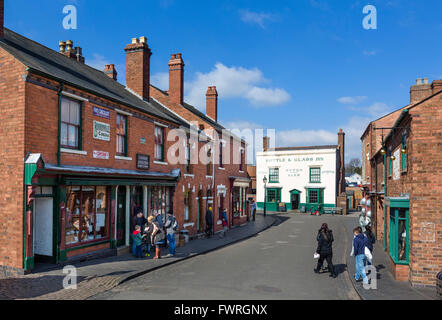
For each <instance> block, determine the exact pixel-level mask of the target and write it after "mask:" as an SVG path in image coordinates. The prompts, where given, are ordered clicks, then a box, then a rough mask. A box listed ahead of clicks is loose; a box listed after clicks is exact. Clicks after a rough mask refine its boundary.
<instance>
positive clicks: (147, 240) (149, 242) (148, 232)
mask: <svg viewBox="0 0 442 320" xmlns="http://www.w3.org/2000/svg"><path fill="white" fill-rule="evenodd" d="M148 221H149V220H148ZM152 232H153V224H152V223H151V222H148V223H147V226H146V228H145V229H144V234H145V235H146V238H145V245H146V253H145V255H144V256H145V257H150V254H151V248H152V239H151V238H152V237H151V236H152Z"/></svg>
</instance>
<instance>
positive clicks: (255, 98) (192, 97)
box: [159, 63, 290, 110]
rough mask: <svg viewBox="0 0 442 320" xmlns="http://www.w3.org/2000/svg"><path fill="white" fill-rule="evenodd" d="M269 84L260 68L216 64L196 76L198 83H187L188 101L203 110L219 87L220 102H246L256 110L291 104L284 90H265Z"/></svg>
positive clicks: (288, 95)
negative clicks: (211, 91)
mask: <svg viewBox="0 0 442 320" xmlns="http://www.w3.org/2000/svg"><path fill="white" fill-rule="evenodd" d="M159 78H161V77H159ZM269 82H270V81H269V80H268V79H266V78H265V77H264V75H263V73H262V72H261V71H260V70H259V69H257V68H254V69H246V68H243V67H227V66H225V65H224V64H222V63H217V64H216V65H215V68H214V69H213V70H211V71H210V72H208V73H201V72H197V73H196V76H195V79H193V80H191V81H189V82H186V83H185V86H184V88H185V92H186V97H185V98H186V101H188V102H189V103H191V104H193V105H195V106H196V107H198V108H200V109H201V110H203V109H204V108H205V93H206V91H207V87H208V86H216V87H217V91H218V94H219V95H220V97H221V98H223V99H234V98H243V99H246V100H248V101H249V103H250V104H252V105H253V106H255V107H271V106H277V105H281V104H284V103H286V102H288V101H289V100H290V94H289V93H288V92H287V91H285V90H284V89H280V88H268V87H267V88H266V87H263V86H262V85H263V84H267V83H269ZM260 85H261V86H260Z"/></svg>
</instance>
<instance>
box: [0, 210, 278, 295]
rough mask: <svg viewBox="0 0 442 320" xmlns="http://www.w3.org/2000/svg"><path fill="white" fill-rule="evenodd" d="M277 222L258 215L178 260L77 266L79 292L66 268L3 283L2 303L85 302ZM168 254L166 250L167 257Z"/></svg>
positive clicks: (196, 244)
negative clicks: (68, 283) (69, 284)
mask: <svg viewBox="0 0 442 320" xmlns="http://www.w3.org/2000/svg"><path fill="white" fill-rule="evenodd" d="M275 222H276V218H275V217H273V216H271V215H267V217H265V218H264V217H263V216H262V215H257V217H256V221H255V222H250V223H248V224H246V225H244V226H241V227H236V228H233V229H231V230H229V231H228V232H227V235H226V237H223V238H221V237H219V236H218V235H215V236H213V237H212V238H210V239H199V240H193V241H191V242H189V243H188V244H186V245H185V246H184V247H178V248H177V252H176V255H175V257H170V258H163V259H160V260H152V257H151V258H143V259H136V258H134V257H133V256H132V255H131V254H125V255H121V256H114V257H108V258H102V259H97V260H90V261H86V262H82V263H76V264H74V266H75V267H76V272H77V289H75V290H72V289H64V287H63V280H64V279H65V277H66V275H67V274H65V273H63V269H62V267H56V268H54V269H53V270H48V271H43V272H38V273H33V274H29V275H26V276H22V277H19V278H11V279H0V300H14V299H29V300H85V299H88V298H90V297H92V296H94V295H97V294H99V293H102V292H105V291H107V290H110V289H112V288H114V287H116V286H118V285H120V284H122V283H124V282H125V281H129V280H130V279H133V278H136V277H139V276H141V275H143V274H145V273H148V272H151V271H154V270H156V269H159V268H163V267H165V266H168V265H171V264H175V263H177V262H180V261H183V260H186V259H189V258H193V257H196V256H198V255H201V254H204V253H208V252H211V251H213V250H217V249H219V248H223V247H226V246H228V245H231V244H233V243H236V242H238V241H242V240H244V239H247V238H249V237H252V236H253V235H256V234H257V233H259V232H262V231H263V230H265V229H267V228H269V227H270V226H272V225H273V224H274V223H275ZM167 253H168V250H167V249H163V255H165V254H167Z"/></svg>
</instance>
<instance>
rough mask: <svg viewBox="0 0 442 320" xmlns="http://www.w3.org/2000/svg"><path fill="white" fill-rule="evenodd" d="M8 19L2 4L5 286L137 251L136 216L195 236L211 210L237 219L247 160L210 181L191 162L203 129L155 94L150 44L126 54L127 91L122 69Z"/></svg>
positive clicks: (138, 43)
mask: <svg viewBox="0 0 442 320" xmlns="http://www.w3.org/2000/svg"><path fill="white" fill-rule="evenodd" d="M3 11H4V0H0V121H1V124H2V125H1V126H0V146H1V151H0V152H1V153H0V155H1V158H2V161H1V162H0V171H1V173H0V177H1V179H2V181H3V183H2V184H1V185H0V277H1V276H13V275H17V274H22V273H24V272H27V271H30V270H32V269H33V268H34V266H35V264H36V263H38V262H40V261H41V262H49V263H68V262H71V261H72V260H77V259H86V258H88V257H89V256H91V255H93V256H100V255H112V254H116V252H117V248H122V247H123V248H124V247H128V246H129V243H130V238H129V235H130V232H131V230H132V228H133V216H134V213H135V210H137V209H141V210H142V212H143V213H144V215H145V216H147V215H151V214H154V213H160V214H162V215H163V216H164V215H165V214H166V213H167V212H168V211H169V210H173V211H174V213H175V215H176V216H177V218H178V220H179V222H180V229H181V230H187V231H188V232H189V234H191V235H192V234H196V233H197V232H198V231H202V230H203V229H204V226H205V221H204V220H203V215H204V213H205V211H206V207H207V206H208V205H210V204H211V203H210V202H212V203H213V204H212V205H214V206H215V207H220V206H222V205H223V206H225V207H226V208H227V209H228V210H229V212H232V207H233V205H235V204H236V202H235V201H234V198H233V196H232V194H234V189H235V188H236V184H237V183H242V182H243V180H244V181H248V180H247V176H246V175H243V174H242V173H241V172H240V170H239V169H240V168H242V170H241V171H244V172H246V171H247V170H246V168H245V167H244V166H245V163H246V162H245V159H244V161H243V162H240V163H238V164H237V165H233V164H229V165H226V166H225V168H224V169H223V170H222V169H218V168H216V170H213V171H212V174H211V175H208V174H207V173H206V170H207V167H208V166H207V165H206V164H205V163H201V162H200V161H199V160H200V159H199V158H196V160H195V162H194V163H193V164H190V163H189V161H187V160H188V158H190V157H186V156H185V155H184V154H185V153H186V154H187V153H190V152H186V149H189V148H186V145H189V144H191V142H192V140H191V137H192V134H198V133H201V130H200V129H199V127H195V126H193V125H191V124H190V123H189V120H187V119H186V118H185V117H183V116H181V115H179V114H178V113H177V112H175V111H173V108H167V107H165V106H164V104H162V103H160V102H159V100H160V99H158V100H155V99H152V98H151V97H150V96H151V86H150V76H149V73H150V56H151V51H150V48H149V46H148V44H147V41H146V38H145V37H141V38H140V39H133V40H132V42H131V43H130V44H129V45H127V46H126V47H125V51H126V61H127V79H126V83H127V87H125V86H123V85H121V84H120V83H118V82H117V81H116V80H117V71H116V70H115V67H114V65H107V66H105V69H104V71H100V70H96V69H94V68H91V67H89V66H88V65H86V64H85V61H84V58H83V56H82V49H81V48H79V47H74V46H73V43H72V41H66V42H60V44H59V46H60V50H59V52H57V51H54V50H51V49H49V48H47V47H45V46H43V45H41V44H38V43H36V42H34V41H32V40H30V39H27V38H25V37H23V36H21V35H19V34H17V33H15V32H13V31H11V30H9V29H6V28H4V25H3ZM215 101H216V100H215ZM189 108H190V106H189ZM193 114H196V112H193ZM201 117H202V116H201ZM201 117H200V118H201ZM203 118H204V117H203ZM215 120H216V119H215ZM207 123H209V122H207ZM207 126H209V125H208V124H207ZM211 126H213V127H215V128H217V129H218V130H220V129H221V127H220V126H219V125H218V124H217V123H216V121H212V123H211ZM171 136H172V137H174V139H169V138H170V137H171ZM182 136H184V139H183V140H180V138H182ZM203 136H204V135H203ZM189 138H190V139H189ZM239 141H241V140H239ZM212 143H213V142H212ZM178 145H182V146H183V147H182V148H179V147H178V149H177V146H178ZM206 145H207V142H204V141H199V140H198V139H197V140H194V141H193V145H192V146H191V147H190V148H194V149H195V150H196V151H197V153H198V151H199V150H203V149H204V148H206ZM176 150H178V151H176ZM182 150H184V151H182ZM177 159H178V160H177ZM189 160H190V159H189ZM212 162H214V161H212ZM218 175H219V177H218ZM221 186H225V189H224V190H222V189H221ZM222 191H224V193H223V192H222ZM221 195H225V199H226V200H225V201H224V202H222V201H220V200H218V199H217V197H219V196H221ZM233 212H234V211H233ZM215 214H217V212H216V213H215ZM243 214H244V210H243V211H242V212H241V213H240V216H239V217H240V218H239V219H230V221H232V220H233V221H234V222H237V223H242V222H243V221H244V215H243ZM230 215H231V217H232V218H233V217H234V216H235V214H233V213H230ZM218 229H220V227H219V226H218V225H217V227H216V230H218ZM216 230H215V231H216Z"/></svg>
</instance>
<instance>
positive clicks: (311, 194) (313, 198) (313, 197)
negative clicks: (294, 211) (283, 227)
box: [308, 189, 319, 203]
mask: <svg viewBox="0 0 442 320" xmlns="http://www.w3.org/2000/svg"><path fill="white" fill-rule="evenodd" d="M308 198H309V201H308V202H309V203H319V190H316V189H313V190H309V191H308Z"/></svg>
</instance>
